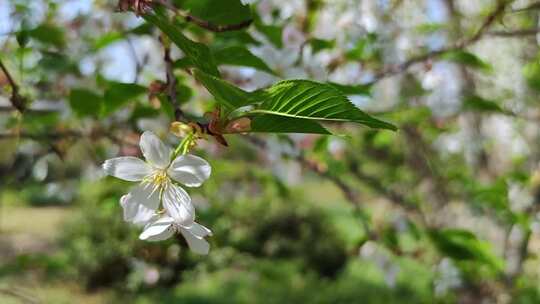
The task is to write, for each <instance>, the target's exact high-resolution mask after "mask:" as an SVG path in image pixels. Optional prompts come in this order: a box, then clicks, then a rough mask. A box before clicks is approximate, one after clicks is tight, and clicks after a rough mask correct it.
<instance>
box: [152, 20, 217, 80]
mask: <svg viewBox="0 0 540 304" xmlns="http://www.w3.org/2000/svg"><path fill="white" fill-rule="evenodd" d="M143 17H144V19H146V21H148V22H150V23H152V24H154V25H155V26H157V27H159V28H160V29H161V30H162V31H163V32H164V33H165V34H166V35H167V36H168V37H169V38H170V39H171V40H172V42H174V44H176V46H178V47H179V48H180V49H181V50H182V51H183V52H184V54H185V55H186V56H187V57H188V58H189V59H190V60H191V61H192V63H193V64H194V65H195V66H196V67H198V68H199V69H201V70H202V71H204V72H206V73H208V74H211V75H214V76H219V71H218V69H217V66H216V62H215V59H214V56H212V53H211V52H210V49H209V48H208V47H207V46H206V45H204V44H202V43H198V42H195V41H192V40H190V39H188V38H187V37H186V36H184V34H182V32H181V31H180V30H179V29H178V28H176V27H175V26H174V25H173V24H172V23H171V22H169V20H168V18H167V17H166V16H165V15H163V14H162V13H160V12H159V11H158V12H157V13H156V14H146V15H144V16H143Z"/></svg>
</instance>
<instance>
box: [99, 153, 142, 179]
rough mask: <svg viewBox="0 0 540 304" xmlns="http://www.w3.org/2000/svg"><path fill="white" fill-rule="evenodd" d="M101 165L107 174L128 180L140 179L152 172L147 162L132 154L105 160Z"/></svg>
mask: <svg viewBox="0 0 540 304" xmlns="http://www.w3.org/2000/svg"><path fill="white" fill-rule="evenodd" d="M102 167H103V170H105V173H107V174H108V175H110V176H114V177H117V178H120V179H123V180H127V181H130V182H138V181H141V180H142V179H143V178H144V177H145V176H147V175H149V174H150V173H152V168H151V167H150V166H149V165H148V164H147V163H145V162H144V161H143V160H141V159H138V158H136V157H132V156H125V157H117V158H113V159H109V160H106V161H105V163H103V166H102Z"/></svg>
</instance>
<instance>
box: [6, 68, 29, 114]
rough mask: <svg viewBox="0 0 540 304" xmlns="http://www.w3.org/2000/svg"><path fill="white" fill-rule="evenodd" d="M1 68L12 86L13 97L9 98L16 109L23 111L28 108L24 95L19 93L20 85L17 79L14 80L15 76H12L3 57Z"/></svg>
mask: <svg viewBox="0 0 540 304" xmlns="http://www.w3.org/2000/svg"><path fill="white" fill-rule="evenodd" d="M0 69H1V70H2V72H3V73H4V75H5V76H6V78H7V81H8V83H9V86H10V87H11V98H10V99H9V100H10V101H11V104H12V105H13V107H14V108H15V109H17V111H19V112H20V113H23V112H24V111H25V110H26V106H25V100H24V97H22V96H21V95H20V94H19V86H18V85H17V83H16V82H15V80H13V77H12V76H11V74H10V73H9V71H8V69H7V68H6V66H5V65H4V63H3V62H2V60H1V59H0Z"/></svg>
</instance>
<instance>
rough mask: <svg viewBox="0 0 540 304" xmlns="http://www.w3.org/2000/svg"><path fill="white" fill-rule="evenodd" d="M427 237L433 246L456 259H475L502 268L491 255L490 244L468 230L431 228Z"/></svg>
mask: <svg viewBox="0 0 540 304" xmlns="http://www.w3.org/2000/svg"><path fill="white" fill-rule="evenodd" d="M429 237H430V239H431V241H432V242H433V244H434V245H435V247H437V249H438V250H439V251H440V252H441V253H442V254H444V255H446V256H448V257H450V258H452V259H455V260H458V261H467V260H468V261H477V262H481V263H484V264H488V265H490V266H492V267H493V268H494V269H496V270H502V268H503V265H502V264H503V262H502V261H501V260H500V259H499V258H498V257H496V256H495V255H493V254H492V253H491V250H490V246H489V244H488V243H486V242H482V241H480V240H478V239H477V238H476V236H475V235H474V234H473V233H471V232H470V231H468V230H463V229H443V230H436V229H432V230H430V231H429Z"/></svg>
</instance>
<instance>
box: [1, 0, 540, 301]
mask: <svg viewBox="0 0 540 304" xmlns="http://www.w3.org/2000/svg"><path fill="white" fill-rule="evenodd" d="M242 2H244V3H242ZM242 2H241V1H240V0H193V1H192V0H176V1H149V0H146V1H143V0H140V1H120V4H119V3H117V1H100V0H93V1H91V0H78V1H55V0H43V1H29V0H0V49H1V52H0V141H1V147H2V148H1V149H0V178H1V181H2V182H1V183H0V203H1V205H0V208H1V209H0V244H1V246H0V302H2V303H73V302H77V303H116V302H119V303H124V302H134V303H155V302H158V303H289V302H299V303H539V302H540V290H539V286H540V285H539V283H540V277H539V276H540V271H539V269H540V267H539V266H540V265H539V264H540V261H539V259H538V255H537V252H538V251H539V250H540V224H539V220H538V219H539V217H538V211H539V209H538V206H539V205H538V204H540V167H539V164H540V107H539V105H538V93H539V92H540V61H539V59H540V52H539V49H538V45H539V42H538V41H539V40H538V39H540V36H539V35H538V33H539V32H540V28H539V25H538V24H539V22H538V16H539V10H540V3H538V2H535V1H529V0H515V1H508V0H504V1H503V0H482V1H464V0H411V1H400V0H385V1H383V0H333V1H323V0H288V1H284V0H254V1H242ZM248 2H249V3H248ZM156 16H157V17H156ZM161 30H163V31H164V32H165V34H163V33H162V32H161ZM177 33H180V35H182V33H183V34H184V35H185V36H186V37H187V38H186V39H188V38H189V39H190V40H189V41H191V40H192V41H197V42H200V43H201V44H194V45H195V47H194V49H191V52H190V49H187V52H186V48H185V47H184V48H183V47H182V46H180V47H178V46H179V45H178V34H177ZM175 35H176V36H175ZM182 37H183V36H182ZM188 44H189V43H188ZM205 52H207V53H205ZM194 54H195V55H197V54H199V56H201V57H197V56H195V55H194ZM204 56H209V57H204ZM208 58H211V59H212V60H210V59H208ZM213 62H214V63H215V64H216V66H217V67H218V68H219V72H216V73H217V74H216V75H221V77H222V79H223V80H226V81H228V83H230V84H234V85H235V86H237V87H239V88H242V89H243V90H245V91H247V92H252V91H255V90H258V89H261V88H266V87H269V86H271V85H273V84H275V83H276V82H277V81H279V80H281V79H308V80H312V81H317V82H319V83H325V84H326V85H328V86H330V87H331V88H332V89H333V90H337V91H339V92H340V93H339V94H343V95H347V96H348V98H349V99H350V100H351V101H352V103H353V104H354V105H355V106H357V107H358V108H360V109H362V110H363V111H364V112H366V113H369V114H370V115H373V116H374V117H377V119H381V120H384V121H387V122H390V123H392V124H393V125H395V126H396V127H397V128H398V130H397V131H396V132H393V131H389V130H382V129H370V128H368V127H365V126H361V125H354V124H350V123H341V122H330V123H325V124H324V127H326V128H328V129H329V130H330V131H331V132H333V133H334V134H337V135H336V136H334V135H314V134H291V133H295V132H298V131H299V130H298V128H300V127H302V128H307V127H305V125H303V124H299V123H298V121H293V123H287V122H284V121H279V123H276V121H271V123H269V124H266V125H263V124H260V123H255V121H256V120H255V118H253V120H252V125H251V127H252V130H251V131H253V132H254V133H256V132H258V131H265V132H267V133H279V134H231V135H225V140H226V141H227V142H228V147H225V146H223V145H222V144H220V143H219V142H218V141H217V140H215V139H214V138H213V137H212V136H209V137H208V140H207V141H201V142H200V144H199V146H198V147H197V149H196V152H197V154H201V155H204V156H205V159H207V160H209V162H210V163H211V165H212V167H213V175H212V177H211V179H210V180H209V181H208V182H207V183H205V185H204V186H203V187H202V188H197V189H194V190H192V191H190V195H191V196H192V198H193V201H194V203H195V205H196V207H197V209H198V220H199V221H200V222H202V223H204V224H205V225H207V226H209V227H211V228H212V230H213V232H214V236H213V237H211V238H210V239H209V240H210V242H211V246H212V249H211V252H210V254H209V255H208V256H197V255H194V254H192V253H191V252H189V250H187V246H186V244H185V241H184V240H183V239H182V238H175V239H171V240H168V241H165V242H159V243H148V242H143V241H140V240H139V239H138V237H137V236H138V233H139V231H138V230H137V228H136V227H133V226H129V225H127V224H126V223H124V222H123V219H122V212H121V208H120V206H119V204H118V201H119V198H120V196H121V195H122V194H123V193H125V192H126V189H127V188H128V187H129V186H128V183H125V182H121V181H117V180H114V179H112V178H105V177H104V176H103V172H102V171H101V168H100V165H101V164H102V163H103V161H104V160H105V159H108V158H111V157H115V156H118V155H133V156H138V155H139V154H140V152H139V148H138V140H139V135H140V134H141V133H142V131H145V130H152V131H154V132H155V133H156V134H159V135H160V136H161V137H163V138H165V139H166V140H167V141H169V142H170V143H172V144H176V143H177V142H178V139H177V138H175V137H174V136H172V135H171V134H170V133H168V128H169V124H170V123H171V122H172V121H175V120H183V121H197V122H199V123H200V124H201V125H202V126H208V124H209V123H210V121H209V116H208V115H205V113H207V112H212V111H214V110H215V109H216V108H217V107H220V106H221V107H224V106H223V104H224V102H229V104H230V103H231V102H232V103H233V104H236V103H235V102H240V100H236V99H235V98H243V97H246V96H253V95H248V93H246V92H243V91H234V94H236V95H227V94H232V93H231V91H227V90H226V88H227V86H226V85H225V84H223V83H222V82H219V81H217V80H216V79H214V78H212V77H206V76H204V75H205V73H207V72H208V73H209V74H212V73H213V69H214V67H213V66H212V64H213ZM197 69H198V70H197ZM195 70H197V71H195ZM198 71H202V72H198ZM201 73H203V74H201ZM201 75H202V76H201ZM205 77H206V78H205ZM208 79H210V80H208ZM209 81H210V82H209ZM212 85H214V87H213V88H214V89H212ZM223 86H224V87H223ZM205 87H206V88H208V90H207V89H206V88H205ZM216 88H217V89H216ZM337 91H336V92H337ZM257 92H259V91H255V93H253V94H257ZM246 98H248V97H246ZM254 117H257V116H254ZM317 126H319V127H317ZM285 127H286V128H289V129H288V130H289V131H291V130H292V131H295V132H284V131H283V130H284V129H283V128H285ZM279 128H281V129H279ZM320 128H322V127H320V125H318V124H315V125H309V132H300V133H325V131H321V130H325V129H320ZM278 129H279V130H278ZM313 130H319V132H314V131H313ZM300 131H302V130H300ZM303 131H305V130H303ZM342 135H343V136H342ZM217 137H219V136H217Z"/></svg>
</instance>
